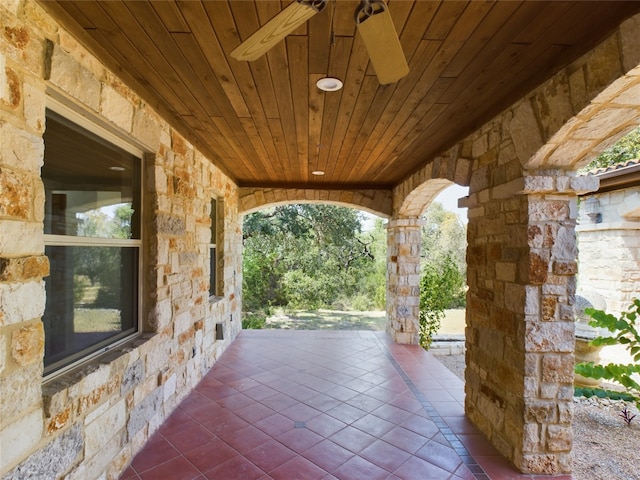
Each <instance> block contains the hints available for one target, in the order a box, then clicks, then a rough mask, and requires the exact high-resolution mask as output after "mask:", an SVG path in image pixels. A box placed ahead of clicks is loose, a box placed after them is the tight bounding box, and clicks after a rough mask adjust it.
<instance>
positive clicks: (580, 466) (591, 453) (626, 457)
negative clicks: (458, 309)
mask: <svg viewBox="0 0 640 480" xmlns="http://www.w3.org/2000/svg"><path fill="white" fill-rule="evenodd" d="M436 358H437V359H438V360H440V362H442V364H444V366H445V367H447V368H448V369H449V370H451V371H452V372H453V373H454V374H456V375H457V376H458V377H460V378H462V379H463V380H464V355H447V356H438V357H436ZM623 405H624V402H611V401H609V400H607V399H605V400H600V401H597V400H595V399H593V398H592V399H585V398H580V399H575V400H574V407H575V408H574V419H573V437H574V438H573V478H574V480H640V414H638V411H637V409H636V408H635V406H633V405H631V404H627V405H630V406H631V409H632V411H633V413H635V414H638V417H637V418H635V419H634V420H633V421H632V422H631V426H627V424H626V423H625V422H624V420H622V418H620V417H619V413H620V410H621V408H622V406H623Z"/></svg>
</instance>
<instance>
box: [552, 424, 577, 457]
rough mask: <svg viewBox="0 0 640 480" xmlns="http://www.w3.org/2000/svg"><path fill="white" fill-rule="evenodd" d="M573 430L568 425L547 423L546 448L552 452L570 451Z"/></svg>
mask: <svg viewBox="0 0 640 480" xmlns="http://www.w3.org/2000/svg"><path fill="white" fill-rule="evenodd" d="M572 444H573V430H572V429H571V427H570V426H563V425H549V426H548V427H547V448H548V449H549V450H550V451H552V452H568V451H571V445H572Z"/></svg>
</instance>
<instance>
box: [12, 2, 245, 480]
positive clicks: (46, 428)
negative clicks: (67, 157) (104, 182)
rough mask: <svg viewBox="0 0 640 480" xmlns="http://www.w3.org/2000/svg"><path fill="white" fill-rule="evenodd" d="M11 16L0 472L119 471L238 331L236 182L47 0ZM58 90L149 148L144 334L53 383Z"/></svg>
mask: <svg viewBox="0 0 640 480" xmlns="http://www.w3.org/2000/svg"><path fill="white" fill-rule="evenodd" d="M0 26H1V27H0V451H1V455H0V478H2V479H3V480H8V479H24V478H62V477H65V478H67V479H69V480H90V479H95V478H103V479H115V478H117V477H118V475H119V473H120V472H121V471H122V470H123V469H124V467H125V466H126V465H127V464H128V463H129V462H130V460H131V459H132V457H133V455H135V453H136V452H137V451H138V450H139V449H140V448H141V447H142V445H143V444H144V443H145V441H146V440H147V439H148V438H149V436H150V435H151V434H152V433H153V432H154V431H155V430H156V429H157V427H158V426H159V425H160V424H161V422H162V421H163V420H164V419H165V418H166V417H167V416H168V415H169V414H170V412H171V411H172V410H173V409H174V408H175V407H176V406H177V404H178V403H179V402H180V400H181V399H182V398H183V397H184V396H186V395H187V393H188V392H189V391H190V390H191V389H192V388H193V387H194V386H195V384H196V383H197V382H198V380H199V379H200V378H202V376H203V374H204V373H205V372H206V371H207V370H208V369H209V368H210V367H211V366H212V365H213V363H214V362H215V360H216V358H217V357H218V356H219V355H220V354H221V353H222V351H223V350H224V349H225V348H226V346H227V345H229V343H230V342H231V341H232V340H233V338H234V337H235V336H236V335H237V333H238V331H239V329H240V326H241V320H240V308H241V306H240V302H239V300H240V288H241V283H242V274H241V247H240V245H241V231H240V224H239V216H238V190H237V187H236V186H235V185H234V184H233V183H232V182H231V181H229V179H227V178H226V177H225V176H224V175H222V174H221V173H220V172H219V171H218V170H217V169H216V168H215V167H214V166H213V165H212V164H211V163H210V162H209V161H208V160H207V159H206V158H204V157H203V156H202V155H201V154H200V153H198V152H197V151H196V150H195V149H194V148H193V147H192V146H191V145H189V144H188V143H187V142H186V141H184V139H183V138H182V137H180V136H179V135H178V134H176V132H174V131H173V130H172V129H171V128H170V127H169V126H168V125H167V123H166V122H164V121H163V120H162V119H161V118H160V117H159V116H158V115H156V114H155V113H154V112H153V110H151V108H149V106H147V105H146V104H145V103H144V102H142V101H141V100H140V99H139V98H138V97H137V96H136V95H135V93H134V92H132V91H131V90H130V89H128V88H127V87H126V85H124V84H123V83H122V82H120V81H119V80H118V78H117V77H115V76H114V75H113V73H112V72H110V71H108V70H106V69H105V68H104V67H103V66H102V65H101V64H100V63H99V62H97V61H96V60H95V59H94V58H93V57H92V56H91V55H90V54H89V53H88V52H87V51H86V50H85V49H84V48H83V47H82V46H80V45H79V44H77V43H76V41H75V40H74V39H73V38H71V37H70V36H69V35H68V34H67V33H66V32H64V31H63V30H61V29H59V28H58V25H57V24H56V23H55V22H53V21H52V20H51V19H50V18H49V17H48V16H47V15H46V14H45V13H44V12H43V10H41V9H40V7H39V6H38V5H37V4H35V3H34V2H32V1H30V0H28V1H21V0H16V1H3V2H1V3H0ZM50 96H51V97H55V98H56V99H57V100H58V101H60V102H61V103H64V104H67V105H69V106H76V107H77V108H79V109H81V110H82V111H84V112H86V115H87V117H89V118H90V119H92V121H93V120H95V122H96V123H97V124H100V125H101V126H103V127H105V128H108V129H109V130H111V131H112V132H114V133H115V134H117V135H119V136H121V137H123V138H125V139H129V140H131V141H132V142H134V143H135V144H136V145H137V146H138V147H140V148H141V149H143V150H144V151H146V152H148V154H147V155H146V158H145V165H146V174H145V178H144V198H145V209H146V210H145V212H144V218H143V234H144V237H143V238H144V247H143V252H144V253H143V257H144V272H145V278H144V288H143V293H142V295H141V301H142V302H143V307H144V308H143V318H141V324H143V332H144V333H143V335H141V336H140V337H138V338H137V339H136V340H135V341H132V342H130V343H129V344H125V345H124V346H123V347H121V348H118V349H115V350H113V351H111V352H109V353H108V354H107V355H105V356H102V357H100V358H98V359H97V360H95V361H92V362H91V363H90V364H88V365H85V366H84V367H82V368H80V369H77V370H75V371H72V372H70V373H66V374H63V375H62V376H59V377H57V378H55V379H53V380H48V381H46V382H44V383H43V378H42V374H43V354H44V348H43V346H44V331H43V327H42V322H41V316H42V314H43V312H44V305H45V295H46V292H45V290H44V282H43V278H44V277H46V276H47V275H48V273H49V264H48V260H47V258H46V257H45V256H44V255H43V252H44V236H43V235H44V232H43V215H44V188H43V184H42V181H41V179H40V168H41V166H42V164H43V154H44V143H43V139H42V135H43V132H44V129H45V107H46V105H47V102H48V98H49V97H50ZM214 196H215V197H217V198H219V199H222V200H224V209H225V210H224V242H223V245H221V246H219V248H222V250H223V252H224V260H223V261H224V272H223V277H224V279H223V281H224V296H223V297H222V298H221V299H216V300H215V301H212V300H210V299H209V297H208V281H209V280H208V279H209V272H208V265H209V263H208V258H209V246H208V244H209V237H210V234H209V232H210V220H209V209H210V200H211V198H212V197H214ZM216 323H223V325H224V332H225V339H224V340H216V339H215V338H216V337H215V325H216Z"/></svg>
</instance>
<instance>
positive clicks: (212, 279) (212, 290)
mask: <svg viewBox="0 0 640 480" xmlns="http://www.w3.org/2000/svg"><path fill="white" fill-rule="evenodd" d="M215 295H217V292H216V249H215V248H211V249H209V296H210V297H212V296H215Z"/></svg>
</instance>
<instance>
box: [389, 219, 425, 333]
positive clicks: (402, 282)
mask: <svg viewBox="0 0 640 480" xmlns="http://www.w3.org/2000/svg"><path fill="white" fill-rule="evenodd" d="M421 226H422V221H421V220H419V219H417V218H394V219H391V220H389V223H388V225H387V332H388V333H389V335H391V338H393V340H394V341H395V342H397V343H409V344H418V343H419V340H420V334H419V323H418V314H419V311H420V248H421V242H422V236H421V230H420V229H421Z"/></svg>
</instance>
